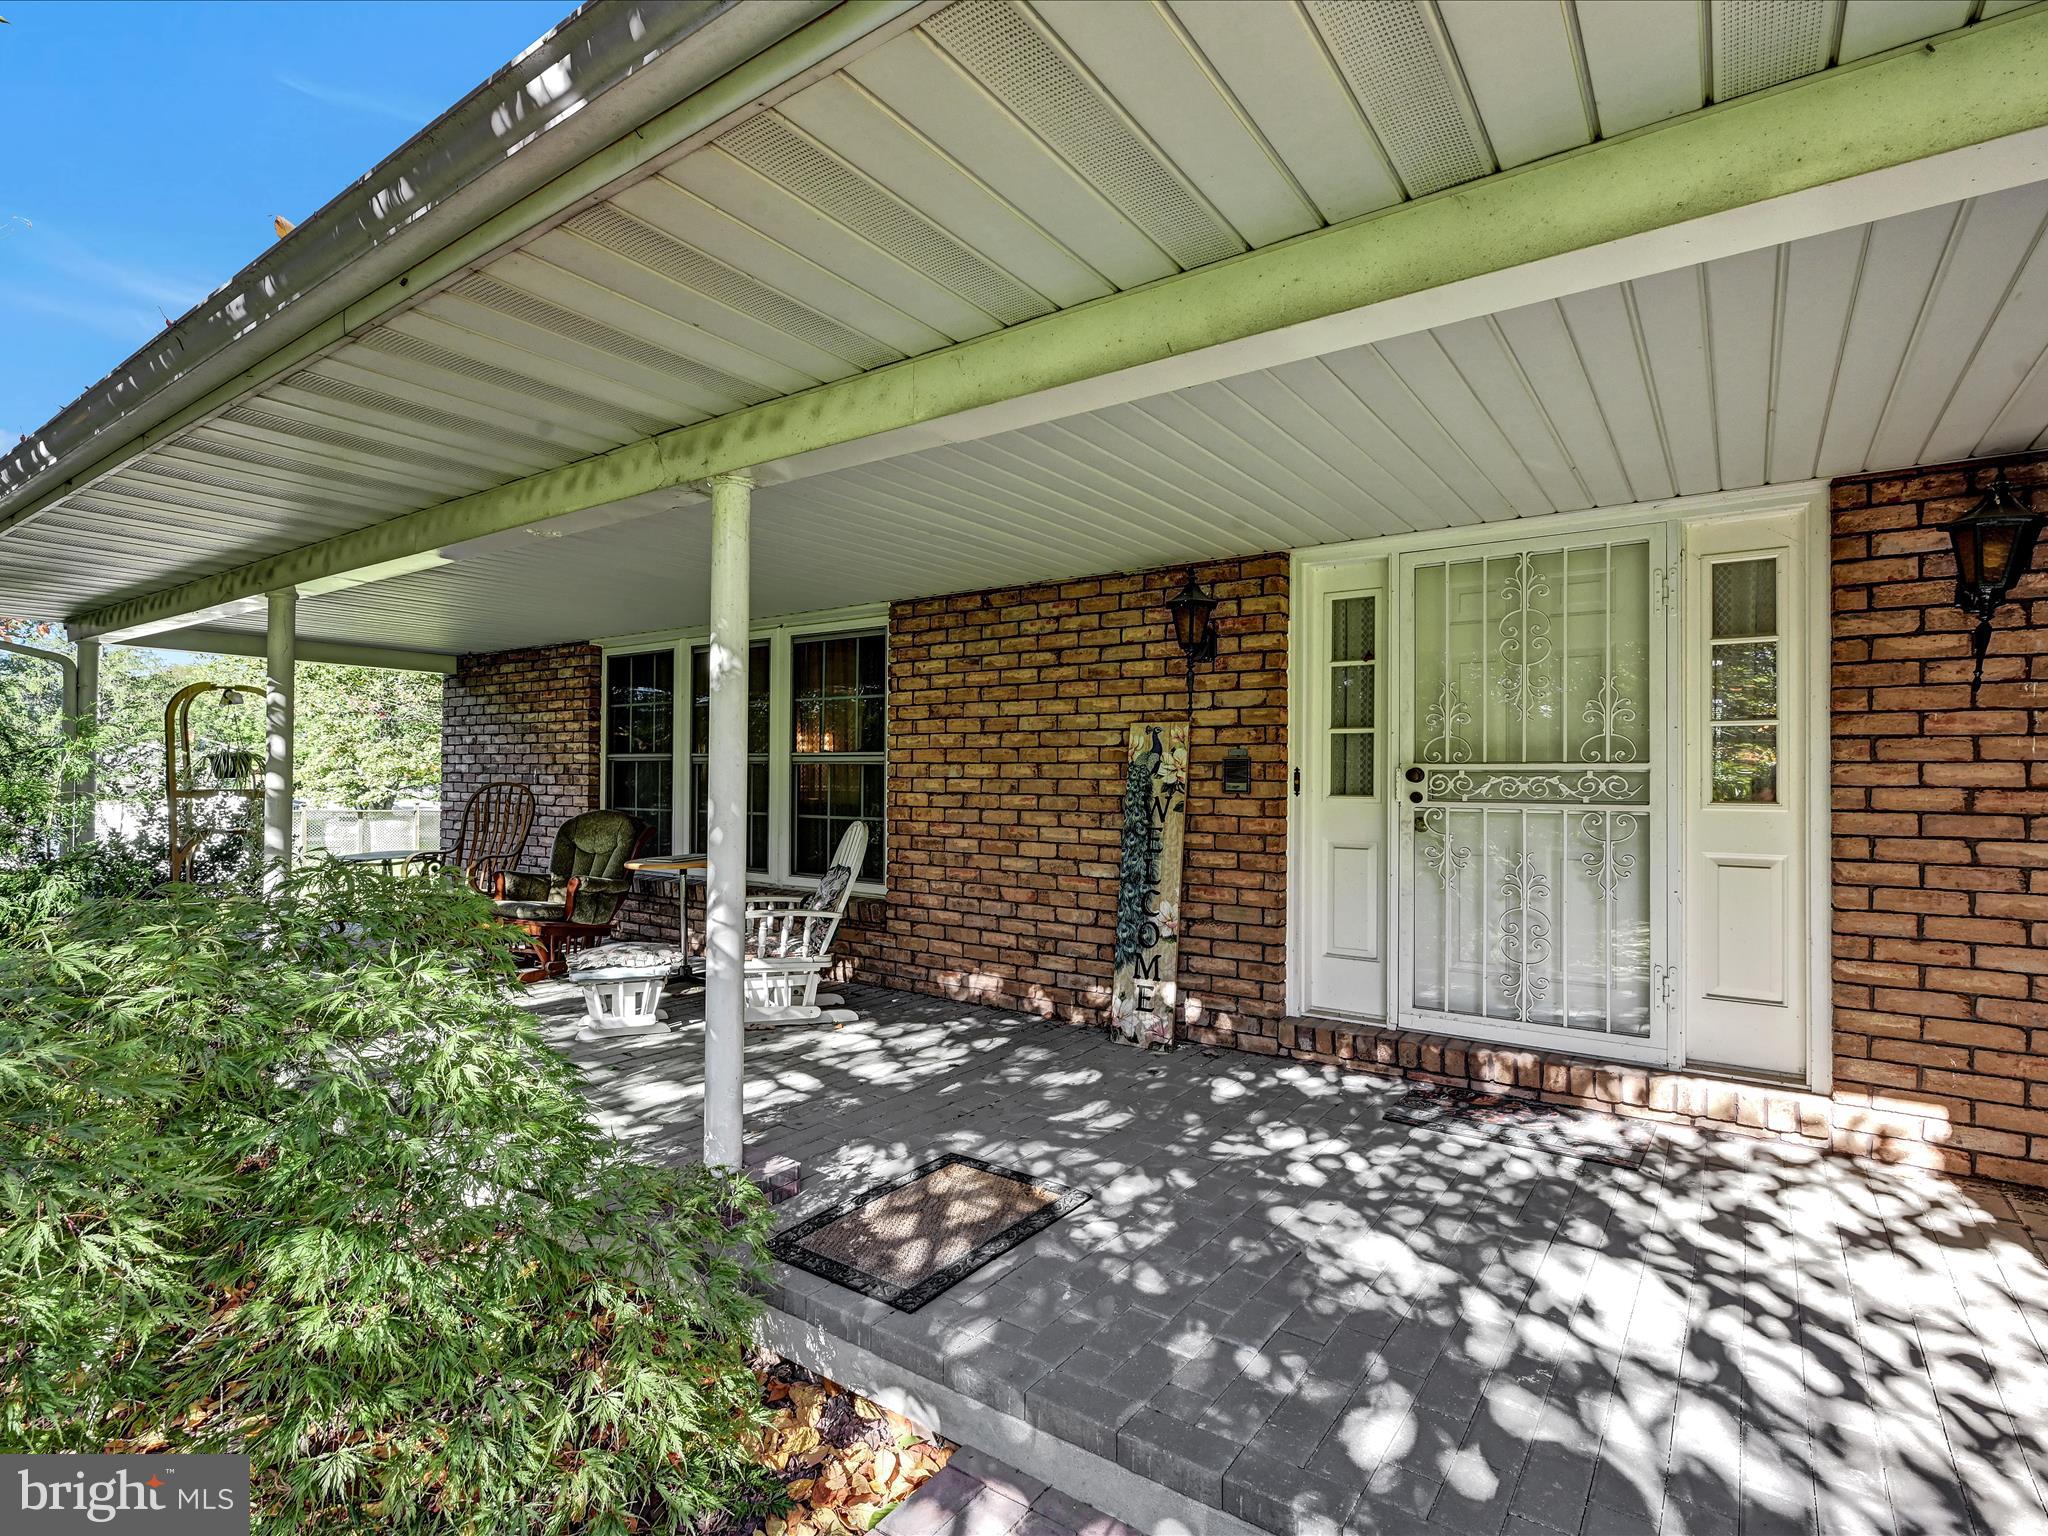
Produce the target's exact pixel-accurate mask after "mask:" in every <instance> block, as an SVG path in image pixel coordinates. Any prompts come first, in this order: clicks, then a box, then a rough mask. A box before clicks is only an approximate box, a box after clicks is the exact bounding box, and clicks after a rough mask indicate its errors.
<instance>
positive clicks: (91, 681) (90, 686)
mask: <svg viewBox="0 0 2048 1536" xmlns="http://www.w3.org/2000/svg"><path fill="white" fill-rule="evenodd" d="M77 690H78V697H77V698H76V699H74V700H73V701H72V704H71V708H72V720H73V724H72V734H73V735H77V734H79V733H81V732H83V731H86V730H90V729H91V728H92V727H93V726H95V725H97V724H99V718H100V643H99V641H97V640H81V641H79V642H78V683H77ZM73 794H74V799H75V802H76V803H75V804H74V805H73V807H72V818H73V820H72V837H73V839H74V841H76V842H80V843H90V842H92V841H94V840H95V839H96V838H97V837H98V836H99V802H100V776H99V774H98V773H97V772H96V771H95V769H94V766H93V764H92V762H90V761H88V762H87V763H86V765H85V771H84V772H83V773H81V774H79V776H78V781H77V784H76V785H75V787H74V790H73Z"/></svg>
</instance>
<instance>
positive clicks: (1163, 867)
mask: <svg viewBox="0 0 2048 1536" xmlns="http://www.w3.org/2000/svg"><path fill="white" fill-rule="evenodd" d="M1187 798H1188V728H1187V727H1186V726H1185V725H1134V726H1132V727H1131V741H1130V768H1129V770H1128V772H1127V773H1126V775H1125V778H1124V827H1123V856H1122V859H1121V861H1120V862H1119V865H1118V881H1117V899H1116V980H1115V985H1114V987H1113V989H1112V991H1111V994H1110V1006H1109V1018H1110V1031H1111V1033H1112V1034H1114V1035H1115V1036H1116V1038H1118V1039H1119V1040H1123V1041H1125V1042H1127V1043H1129V1044H1131V1045H1136V1046H1148V1045H1156V1046H1161V1047H1169V1046H1171V1045H1172V1044H1173V1042H1174V1015H1175V1013H1176V1011H1177V1008H1178V1001H1179V984H1178V978H1177V974H1176V972H1177V969H1178V966H1179V961H1180V865H1181V828H1182V822H1183V820H1184V818H1185V815H1186V811H1187Z"/></svg>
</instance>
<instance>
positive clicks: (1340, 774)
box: [1330, 731, 1372, 795]
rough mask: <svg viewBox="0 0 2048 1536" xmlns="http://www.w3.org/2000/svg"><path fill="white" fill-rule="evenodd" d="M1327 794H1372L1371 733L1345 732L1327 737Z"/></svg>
mask: <svg viewBox="0 0 2048 1536" xmlns="http://www.w3.org/2000/svg"><path fill="white" fill-rule="evenodd" d="M1330 793H1331V794H1333V795H1370V794H1371V793H1372V734H1371V733H1370V732H1368V731H1359V732H1345V733H1342V734H1339V735H1335V736H1332V737H1331V738H1330Z"/></svg>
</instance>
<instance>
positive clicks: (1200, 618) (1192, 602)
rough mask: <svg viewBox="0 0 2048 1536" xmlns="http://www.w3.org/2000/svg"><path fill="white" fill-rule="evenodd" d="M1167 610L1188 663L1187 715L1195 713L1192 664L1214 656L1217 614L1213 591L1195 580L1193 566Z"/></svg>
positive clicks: (1167, 601)
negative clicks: (1213, 621)
mask: <svg viewBox="0 0 2048 1536" xmlns="http://www.w3.org/2000/svg"><path fill="white" fill-rule="evenodd" d="M1166 611H1167V612H1168V613H1170V614H1171V615H1172V616H1173V638H1174V639H1175V640H1176V641H1177V642H1178V643H1179V645H1180V652H1181V655H1183V656H1185V657H1186V658H1187V663H1188V718H1189V719H1191V720H1192V719H1193V718H1194V713H1195V664H1196V663H1197V662H1203V661H1214V660H1215V659H1216V630H1215V628H1214V627H1213V625H1212V623H1211V620H1212V619H1214V617H1215V615H1216V594H1215V593H1213V592H1211V591H1210V590H1209V589H1208V588H1207V587H1205V586H1203V585H1202V584H1201V583H1200V582H1198V581H1196V580H1195V568H1194V567H1193V566H1189V567H1188V574H1187V580H1186V581H1185V582H1183V583H1182V584H1181V589H1180V590H1179V591H1178V592H1176V593H1174V594H1173V596H1172V597H1170V598H1168V599H1167V600H1166Z"/></svg>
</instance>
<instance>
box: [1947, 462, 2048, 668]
mask: <svg viewBox="0 0 2048 1536" xmlns="http://www.w3.org/2000/svg"><path fill="white" fill-rule="evenodd" d="M2041 523H2042V516H2041V514H2040V513H2038V512H2036V511H2035V510H2034V509H2033V508H2032V507H2031V506H2029V505H2028V504H2027V503H2026V502H2024V501H2022V500H2020V498H2019V496H2018V495H2017V494H2016V493H2015V492H2014V491H2013V488H2012V487H2011V486H2010V485H2008V484H2007V483H2006V479H2005V471H2004V470H2000V471H1999V472H1998V478H1997V479H1996V480H1994V481H1993V482H1992V483H1991V490H1990V491H1989V493H1987V494H1986V496H1985V497H1984V499H1983V500H1982V501H1980V502H1978V503H1977V505H1976V506H1974V507H1972V508H1970V510H1969V511H1967V512H1965V513H1964V514H1963V515H1962V516H1961V517H1959V518H1957V519H1956V520H1955V521H1954V522H1953V523H1950V524H1949V528H1948V536H1949V539H1950V541H1951V542H1952V543H1953V544H1954V545H1955V552H1956V606H1957V607H1958V608H1960V609H1962V610H1963V612H1965V613H1967V614H1969V615H1970V616H1971V617H1972V618H1974V619H1975V620H1976V621H1977V632H1976V634H1975V635H1973V636H1972V637H1971V640H1970V653H1971V655H1972V656H1974V657H1975V658H1976V662H1977V670H1976V674H1975V676H1974V677H1973V678H1972V679H1971V682H1970V702H1971V703H1973V704H1974V703H1975V702H1976V700H1977V690H1978V689H1979V688H1981V687H1982V686H1983V685H1984V653H1985V652H1986V651H1987V650H1988V649H1990V646H1991V619H1992V616H1993V615H1994V614H1996V613H1997V612H1998V609H1999V606H2000V605H2001V604H2002V603H2004V602H2005V600H2006V598H2007V597H2008V596H2009V595H2010V594H2011V592H2012V589H2013V588H2014V587H2015V586H2017V585H2018V584H2019V582H2020V579H2021V578H2022V577H2024V576H2025V575H2026V574H2027V572H2028V571H2029V570H2031V569H2032V568H2033V563H2034V543H2035V541H2036V540H2037V539H2038V538H2039V537H2040V535H2041Z"/></svg>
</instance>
